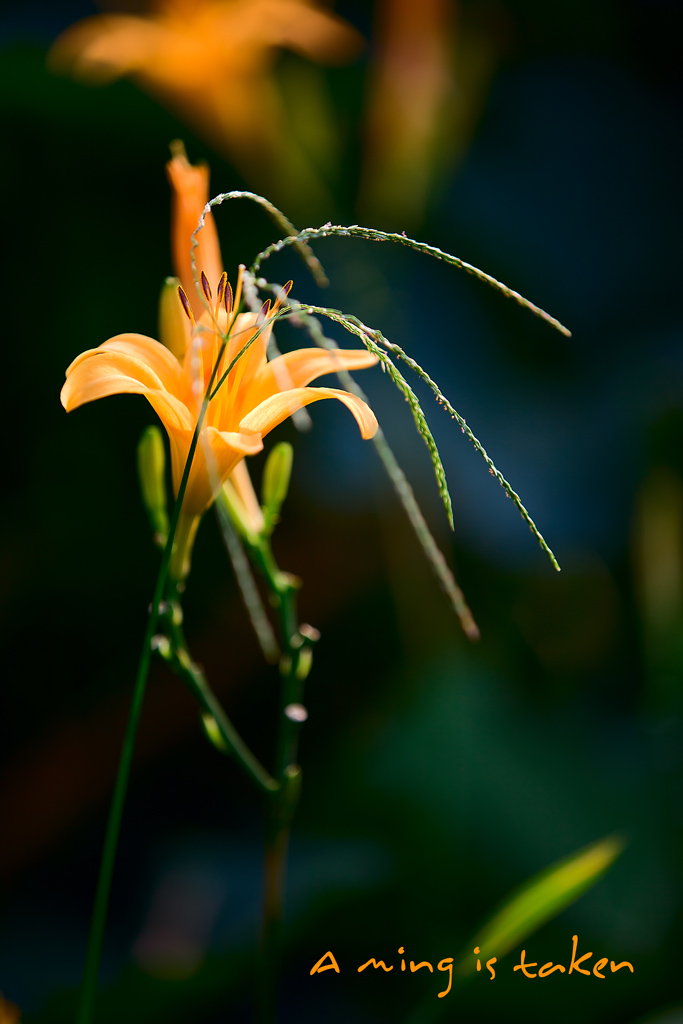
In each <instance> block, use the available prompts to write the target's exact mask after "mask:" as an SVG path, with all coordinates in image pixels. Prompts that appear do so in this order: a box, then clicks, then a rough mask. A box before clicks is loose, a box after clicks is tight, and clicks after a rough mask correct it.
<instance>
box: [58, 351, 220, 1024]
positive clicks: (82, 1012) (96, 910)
mask: <svg viewBox="0 0 683 1024" xmlns="http://www.w3.org/2000/svg"><path fill="white" fill-rule="evenodd" d="M226 344H227V338H225V339H224V340H223V344H222V346H221V349H220V351H219V354H218V358H217V360H216V363H215V365H214V367H213V371H212V373H211V379H210V380H209V383H208V386H207V388H206V392H205V395H204V400H203V402H202V406H201V409H200V412H199V416H198V417H197V424H196V426H195V429H194V433H193V435H192V441H191V443H190V449H189V451H188V454H187V460H186V462H185V467H184V469H183V475H182V479H181V481H180V487H179V488H178V496H177V498H176V502H175V505H174V507H173V515H172V517H171V522H170V525H169V531H168V537H167V539H166V545H165V547H164V551H163V554H162V556H161V564H160V566H159V573H158V576H157V580H156V584H155V586H154V596H153V598H152V605H151V608H150V613H149V618H148V619H147V628H146V630H145V636H144V640H143V644H142V651H141V653H140V661H139V663H138V671H137V675H136V678H135V687H134V690H133V698H132V701H131V706H130V711H129V713H128V721H127V723H126V732H125V736H124V741H123V748H122V750H121V757H120V759H119V767H118V771H117V774H116V783H115V786H114V795H113V797H112V802H111V806H110V809H109V817H108V819H107V829H106V833H105V839H104V848H103V851H102V859H101V861H100V870H99V875H98V879H97V889H96V893H95V904H94V907H93V913H92V919H91V922H90V931H89V934H88V944H87V948H86V954H85V963H84V966H83V979H82V982H81V992H80V998H79V1006H78V1015H77V1018H76V1019H77V1024H91V1021H92V1019H93V1014H94V1009H95V999H96V996H97V981H98V977H99V970H100V960H101V958H102V944H103V941H104V929H105V925H106V920H107V910H108V907H109V897H110V893H111V883H112V877H113V874H114V863H115V860H116V849H117V846H118V841H119V834H120V831H121V820H122V818H123V808H124V804H125V801H126V793H127V790H128V782H129V779H130V770H131V765H132V761H133V750H134V748H135V740H136V737H137V731H138V726H139V723H140V713H141V711H142V704H143V701H144V697H145V690H146V687H147V676H148V675H149V667H150V663H151V659H152V638H153V637H154V635H155V633H156V629H157V626H158V623H159V618H160V605H161V602H162V599H163V597H164V593H165V591H166V585H167V583H168V579H169V570H170V567H171V559H172V557H173V553H174V546H175V537H176V531H177V529H178V522H179V520H180V511H181V508H182V504H183V498H184V497H185V491H186V489H187V481H188V480H189V477H190V469H191V468H192V460H193V459H194V455H195V452H196V450H197V444H198V441H199V434H200V431H201V429H202V424H203V422H204V418H205V416H206V411H207V409H208V407H209V400H210V398H209V396H210V395H211V389H212V387H213V383H214V380H215V378H216V372H217V370H218V366H219V364H220V361H221V359H222V357H223V352H224V351H225V346H226Z"/></svg>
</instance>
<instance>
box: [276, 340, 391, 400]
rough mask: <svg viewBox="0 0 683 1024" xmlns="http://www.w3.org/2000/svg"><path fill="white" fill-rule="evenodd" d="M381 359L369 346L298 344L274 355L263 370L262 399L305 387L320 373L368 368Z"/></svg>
mask: <svg viewBox="0 0 683 1024" xmlns="http://www.w3.org/2000/svg"><path fill="white" fill-rule="evenodd" d="M377 362H379V360H378V357H377V356H376V355H373V353H372V352H368V351H367V349H335V350H334V351H332V352H328V351H326V350H325V349H321V348H298V349H295V350H294V351H293V352H287V353H285V355H283V356H278V357H277V359H272V360H271V361H270V362H269V363H268V364H267V366H266V367H264V368H263V370H262V371H261V373H260V374H259V379H258V382H257V387H258V392H257V395H258V399H257V400H258V401H263V400H264V399H265V398H267V397H269V396H270V395H272V394H275V392H277V391H289V390H290V389H291V388H303V387H305V386H306V385H307V384H310V382H311V381H312V380H315V379H316V377H323V376H325V374H327V373H337V372H338V371H339V370H365V369H367V368H368V367H370V366H374V365H375V364H376V363H377Z"/></svg>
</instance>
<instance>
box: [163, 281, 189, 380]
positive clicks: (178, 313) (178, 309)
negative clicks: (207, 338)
mask: <svg viewBox="0 0 683 1024" xmlns="http://www.w3.org/2000/svg"><path fill="white" fill-rule="evenodd" d="M179 284H180V281H179V280H178V278H177V277H167V278H166V280H165V281H164V283H163V285H162V287H161V294H160V295H159V340H160V341H161V343H162V345H165V346H166V348H167V349H169V351H171V352H172V353H173V355H174V356H175V357H176V359H177V360H178V361H179V362H181V363H182V361H183V356H184V355H185V349H186V348H187V344H188V341H189V339H190V333H191V330H190V324H189V323H188V321H187V317H186V316H185V312H184V310H183V307H182V305H181V303H180V298H179V295H178V286H179Z"/></svg>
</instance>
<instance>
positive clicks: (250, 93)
mask: <svg viewBox="0 0 683 1024" xmlns="http://www.w3.org/2000/svg"><path fill="white" fill-rule="evenodd" d="M362 42H363V41H362V38H361V36H360V35H359V33H358V32H357V31H356V30H355V29H354V28H353V27H352V26H350V25H349V24H347V23H346V22H345V21H343V20H342V19H341V18H339V17H337V16H336V15H334V14H332V13H331V12H330V11H328V10H325V9H324V8H322V7H320V6H319V5H318V3H317V2H316V0H159V2H158V3H157V4H156V5H155V8H154V11H153V12H152V13H150V14H148V15H146V16H139V17H138V16H134V15H128V14H102V15H96V16H94V17H91V18H86V19H85V20H83V21H80V22H77V23H76V24H75V25H73V26H71V28H69V29H67V30H66V32H64V33H63V34H62V35H61V36H60V37H59V39H57V41H56V42H55V44H54V46H53V48H52V51H51V53H50V62H51V64H52V66H53V67H54V68H56V69H62V70H67V71H69V72H71V73H72V74H73V75H74V76H75V77H77V78H81V79H83V80H85V81H88V82H90V83H93V84H104V83H107V82H111V81H113V80H114V79H117V78H121V77H128V78H132V79H133V80H134V81H135V82H137V83H138V84H139V85H140V86H141V87H142V88H143V89H145V90H146V91H147V92H149V93H150V94H151V95H153V96H155V97H156V98H157V99H158V100H159V101H160V102H161V103H163V104H165V105H167V106H169V107H170V108H171V109H172V110H174V111H175V112H176V113H177V114H178V115H179V116H180V117H181V118H183V119H184V120H186V121H187V122H188V123H189V125H190V126H191V127H192V128H193V129H194V130H195V131H197V132H198V133H199V134H201V135H204V136H205V137H207V138H208V139H210V140H211V142H212V143H213V144H214V145H217V147H218V148H219V149H221V150H223V151H224V152H227V154H228V156H229V157H230V158H231V159H233V160H234V161H235V163H236V165H237V166H238V167H239V169H240V170H241V171H242V173H244V174H245V176H246V177H247V179H248V180H249V181H251V182H254V181H255V182H256V184H257V185H260V184H261V183H264V184H273V183H274V184H275V185H276V186H277V185H278V182H277V181H275V180H274V179H273V178H271V175H270V171H271V170H272V168H273V167H275V166H277V169H278V177H279V179H280V180H281V179H282V177H283V176H284V177H287V176H289V177H290V178H291V176H292V175H295V176H296V175H297V174H298V175H302V174H303V175H304V177H306V176H308V177H309V178H310V177H311V176H312V174H313V172H312V171H311V169H310V167H309V166H308V165H307V161H306V160H305V158H304V157H303V155H302V154H301V152H300V151H298V149H297V146H296V142H295V140H294V139H293V138H292V133H291V132H289V131H288V130H287V112H286V110H285V108H284V105H283V102H282V99H281V97H280V95H279V92H278V86H277V83H276V80H275V77H274V74H273V70H274V63H275V59H276V55H277V50H278V48H282V47H285V48H287V49H289V50H293V51H294V52H295V53H298V54H300V55H302V56H304V57H307V58H309V59H310V60H314V61H318V62H321V63H324V64H338V63H344V62H346V61H348V60H349V59H350V58H352V57H354V56H355V55H356V53H357V52H358V51H359V49H360V47H361V46H362ZM273 161H276V163H275V164H274V163H273ZM303 187H304V188H305V187H306V182H305V181H304V182H303Z"/></svg>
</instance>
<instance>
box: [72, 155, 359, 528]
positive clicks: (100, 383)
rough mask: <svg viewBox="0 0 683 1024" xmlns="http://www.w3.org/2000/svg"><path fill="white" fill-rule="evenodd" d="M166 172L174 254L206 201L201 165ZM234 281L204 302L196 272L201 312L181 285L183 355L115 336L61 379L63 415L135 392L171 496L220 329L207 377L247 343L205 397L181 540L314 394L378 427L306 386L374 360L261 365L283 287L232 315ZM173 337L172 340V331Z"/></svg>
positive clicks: (205, 262) (179, 163)
mask: <svg viewBox="0 0 683 1024" xmlns="http://www.w3.org/2000/svg"><path fill="white" fill-rule="evenodd" d="M198 175H199V177H198ZM169 177H170V179H171V183H172V185H173V187H174V190H175V193H176V195H175V205H174V209H175V211H176V213H175V217H174V241H175V243H176V245H177V248H176V249H175V251H176V253H182V252H185V251H187V252H189V235H190V234H191V232H192V230H194V227H195V226H196V224H197V220H198V218H199V214H200V213H201V211H202V209H203V207H204V204H205V203H206V200H207V190H208V171H206V170H205V169H201V168H193V167H191V165H190V164H189V163H188V162H187V159H186V157H185V156H184V154H177V155H176V156H175V157H174V159H173V160H172V161H171V162H170V164H169ZM207 224H208V225H211V226H210V227H209V228H208V230H207V229H206V228H205V229H204V231H203V232H200V233H199V237H200V243H199V245H198V248H197V262H198V265H199V266H202V267H203V266H207V267H210V268H212V269H213V270H214V271H220V251H219V249H218V239H217V236H216V234H215V227H213V225H212V223H211V215H208V216H207ZM202 235H203V236H204V237H203V238H202ZM183 242H185V245H184V246H183V244H182V243H183ZM179 270H180V271H181V273H182V274H183V276H185V277H186V275H187V273H191V270H190V268H189V261H188V263H187V264H185V263H184V262H183V261H181V266H180V267H179ZM186 283H187V280H186ZM192 283H194V282H192ZM241 286H242V274H241V271H240V277H239V279H238V283H237V291H236V294H235V299H234V303H233V302H232V301H230V298H229V297H228V296H231V295H232V293H231V291H230V286H229V285H227V277H226V275H225V274H223V273H222V272H221V277H220V279H219V283H218V290H217V297H218V302H217V303H216V305H215V306H212V304H211V302H209V301H208V299H209V297H210V287H209V285H208V278H205V287H206V293H207V296H206V297H207V301H206V302H205V303H204V306H205V308H204V309H203V311H202V312H201V315H198V313H199V311H200V310H201V309H202V304H201V303H200V300H199V297H198V293H197V290H196V289H195V290H194V291H192V290H190V294H192V296H193V298H192V307H193V308H194V310H196V312H194V313H193V311H192V309H191V308H190V302H189V301H187V298H186V301H187V306H188V309H189V312H190V316H191V318H192V321H193V328H192V329H191V331H190V332H188V333H189V337H188V340H189V344H188V346H187V349H186V351H185V354H184V356H183V357H182V361H181V360H180V359H179V358H177V356H176V355H174V354H173V353H172V352H171V351H170V350H169V349H168V348H166V347H165V346H164V345H162V344H161V343H160V342H158V341H155V340H154V339H153V338H148V337H145V336H143V335H141V334H120V335H117V336H116V337H115V338H110V339H109V341H106V342H104V344H102V345H100V346H99V347H98V348H94V349H89V350H88V351H87V352H83V353H82V354H81V355H80V356H78V357H77V358H76V359H75V360H74V361H73V362H72V363H71V365H70V366H69V367H68V369H67V371H66V383H65V384H64V387H63V388H62V392H61V401H62V405H63V406H64V408H65V409H66V410H67V412H70V411H71V410H72V409H76V408H78V406H80V405H84V404H85V403H86V402H92V401H95V400H96V399H98V398H104V397H105V396H107V395H116V394H142V395H144V396H145V397H146V398H147V400H148V401H149V403H150V404H151V405H152V407H153V408H154V410H155V412H156V413H157V415H158V416H159V418H160V420H161V422H162V423H163V425H164V427H165V428H166V432H167V433H168V436H169V440H170V445H171V464H172V472H173V485H174V489H175V492H176V494H177V492H178V489H179V486H180V481H181V478H182V475H183V469H184V466H185V462H186V460H187V457H188V453H189V449H190V444H191V441H192V437H193V434H194V430H195V427H196V424H197V421H198V416H199V412H200V409H201V405H202V400H203V398H204V394H205V392H206V388H207V385H208V382H209V380H210V377H211V373H212V370H213V368H214V366H215V364H216V360H217V358H218V355H219V351H220V348H221V344H222V338H223V337H224V336H225V335H226V334H227V335H228V336H229V340H228V343H227V345H226V347H225V352H224V354H223V356H222V358H221V363H220V366H219V367H218V373H217V375H216V378H215V380H216V382H217V381H218V380H219V379H220V375H221V374H222V373H224V372H225V371H226V370H227V368H228V366H229V365H230V363H231V362H232V360H233V359H234V358H235V357H236V356H237V355H238V353H239V352H240V351H241V349H242V348H243V347H244V346H245V345H246V344H247V343H248V342H250V341H251V345H250V347H249V348H248V349H247V351H246V352H245V353H244V354H243V355H242V356H241V357H240V358H239V360H238V361H237V362H236V363H235V365H234V367H233V368H232V370H231V371H230V373H229V374H228V377H227V379H226V380H225V382H224V383H223V385H222V387H221V389H220V390H219V391H218V393H217V395H216V397H215V398H214V399H213V400H212V401H211V402H210V404H209V407H208V410H207V413H206V416H205V419H204V421H203V424H202V428H201V431H200V434H199V442H198V444H197V448H196V452H195V455H194V459H193V462H192V468H191V471H190V476H189V479H188V484H187V489H186V492H185V497H184V501H183V509H182V513H183V521H182V522H181V525H180V530H181V532H183V531H184V532H185V533H186V535H187V537H188V538H189V543H191V539H192V537H193V535H194V531H195V530H196V526H197V522H198V518H199V517H200V516H201V514H202V513H203V512H204V511H205V510H206V508H207V507H208V506H209V505H210V504H211V502H212V501H213V499H214V497H215V496H216V494H217V492H218V490H219V489H220V487H221V485H222V484H223V483H224V482H225V481H226V480H227V478H228V477H229V476H231V474H233V478H232V483H233V484H234V486H235V487H236V488H237V489H238V491H241V492H242V495H243V497H246V500H247V501H248V500H249V495H248V493H246V495H245V492H248V490H249V488H250V486H251V485H250V483H249V481H248V474H247V473H246V472H240V471H239V470H238V471H237V472H235V470H236V468H237V467H238V466H239V464H240V463H241V461H242V459H243V458H244V457H245V456H246V455H255V454H256V453H257V452H259V451H261V449H262V448H263V437H264V435H265V434H267V433H268V432H269V431H271V430H272V429H273V428H274V427H276V426H277V425H278V424H279V423H282V421H283V420H285V419H286V418H287V417H288V416H290V415H291V414H292V413H293V412H295V411H296V410H297V409H301V408H303V406H306V405H310V404H311V403H312V402H317V401H320V400H321V399H325V398H336V399H337V400H338V401H340V402H342V403H343V404H344V405H345V406H346V407H347V408H348V409H349V410H350V411H351V413H352V414H353V416H354V417H355V419H356V422H357V423H358V426H359V427H360V431H361V435H362V437H363V438H370V437H372V436H373V435H374V434H375V432H376V430H377V420H376V419H375V416H374V413H373V412H372V410H371V409H370V408H369V406H368V405H367V404H366V403H365V402H363V401H362V400H361V399H359V398H357V397H356V396H355V395H352V394H350V393H349V392H347V391H342V390H339V389H337V388H326V387H309V386H308V385H309V383H310V382H311V381H312V380H314V379H315V378H317V377H320V376H323V375H325V374H329V373H335V372H337V371H338V370H340V369H344V370H360V369H365V368H366V367H369V366H373V365H374V364H375V363H376V362H377V358H376V356H374V355H373V354H372V353H370V352H367V351H365V350H362V349H360V350H348V351H345V350H340V349H336V350H334V351H332V352H328V351H325V350H323V349H319V348H307V349H296V350H294V351H292V352H287V353H286V354H284V355H281V356H278V357H277V358H275V359H272V360H270V361H269V360H268V359H267V348H268V340H269V337H270V334H271V331H272V326H273V323H274V321H275V319H276V317H277V314H278V310H279V308H280V305H281V302H282V301H284V299H285V298H286V294H287V292H286V291H284V290H283V292H282V293H281V296H280V297H278V299H277V300H276V302H275V305H274V306H273V309H272V310H270V308H269V307H264V310H262V311H261V313H259V314H255V313H252V312H247V313H239V312H238V309H239V303H240V297H241ZM221 300H222V301H221ZM174 308H175V315H176V316H177V318H178V319H179V320H182V319H183V318H184V316H185V314H184V311H183V305H182V304H181V299H180V297H178V298H177V301H176V303H175V307H174ZM174 333H175V335H176V336H177V333H178V332H177V331H175V332H174ZM247 485H248V486H247Z"/></svg>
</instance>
